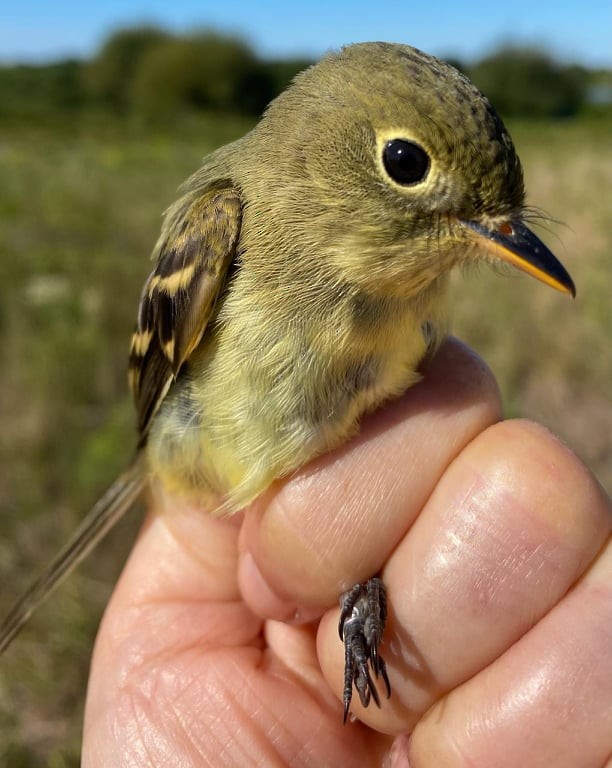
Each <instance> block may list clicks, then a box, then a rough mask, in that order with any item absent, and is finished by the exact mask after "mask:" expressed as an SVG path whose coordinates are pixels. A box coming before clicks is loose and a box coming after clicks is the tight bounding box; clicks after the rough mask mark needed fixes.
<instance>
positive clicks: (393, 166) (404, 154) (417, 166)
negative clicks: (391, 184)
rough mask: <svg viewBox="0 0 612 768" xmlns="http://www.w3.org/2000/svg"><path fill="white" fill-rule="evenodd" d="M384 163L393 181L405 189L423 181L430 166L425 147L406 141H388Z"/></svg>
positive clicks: (383, 155) (385, 147)
mask: <svg viewBox="0 0 612 768" xmlns="http://www.w3.org/2000/svg"><path fill="white" fill-rule="evenodd" d="M382 161H383V165H384V166H385V170H386V171H387V173H388V174H389V176H390V177H391V178H392V179H393V181H395V182H397V183H398V184H401V185H402V186H404V187H408V186H410V185H411V184H418V183H419V182H420V181H423V179H424V178H425V177H426V176H427V172H428V171H429V165H430V163H429V155H428V154H427V152H425V150H424V149H423V147H419V145H418V144H415V143H414V142H413V141H407V140H406V139H391V141H388V142H387V143H386V144H385V146H384V147H383V151H382Z"/></svg>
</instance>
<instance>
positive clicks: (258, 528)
mask: <svg viewBox="0 0 612 768" xmlns="http://www.w3.org/2000/svg"><path fill="white" fill-rule="evenodd" d="M499 417H500V404H499V395H498V390H497V386H496V384H495V381H494V380H493V377H492V375H491V373H490V372H489V370H488V369H487V368H486V367H485V365H484V364H483V363H482V361H480V360H479V359H478V358H477V357H475V356H474V355H473V353H471V352H470V351H469V350H468V349H467V348H466V347H465V346H463V345H462V344H461V343H460V342H458V341H456V340H449V341H447V342H446V343H445V344H444V345H443V346H442V348H441V349H440V351H439V353H438V355H437V356H436V357H435V358H434V360H433V361H432V362H431V363H430V365H429V367H428V368H427V370H426V371H425V373H424V379H423V381H422V382H420V383H419V384H417V385H416V386H415V387H413V388H412V389H411V390H409V391H408V393H406V395H404V396H403V397H402V398H400V399H399V400H396V401H393V402H391V403H389V404H388V405H387V406H385V408H383V409H382V410H381V411H379V412H377V413H376V414H374V415H372V416H371V417H369V418H367V419H365V420H364V423H363V425H362V429H361V432H360V434H359V435H358V436H357V437H356V438H355V439H353V440H351V441H350V442H349V443H348V444H347V445H346V446H344V447H343V448H341V449H339V450H337V451H335V452H333V453H332V454H328V455H326V456H323V457H321V458H320V459H318V460H316V461H314V462H312V463H311V464H309V465H308V467H307V468H305V469H304V470H302V471H301V472H300V473H298V474H297V475H296V476H294V477H292V478H291V479H289V480H287V481H285V482H284V483H282V484H280V485H279V486H277V487H276V488H274V489H273V490H272V491H271V492H269V493H268V494H266V495H265V496H264V497H263V498H262V499H261V500H260V501H259V502H258V503H256V504H255V505H254V506H253V507H252V508H251V509H250V510H249V511H248V512H247V514H246V517H245V524H244V526H243V530H242V534H241V547H242V549H243V550H245V551H246V552H247V553H248V555H245V556H244V557H243V559H242V562H241V569H240V575H239V584H240V588H241V592H242V594H243V596H244V597H245V599H246V600H247V602H248V603H249V605H250V606H251V607H252V608H253V609H254V610H255V611H257V612H259V613H260V614H261V615H266V616H270V615H273V616H274V617H275V618H286V617H287V612H288V611H289V612H290V610H291V608H292V606H293V607H294V606H295V605H330V604H331V603H332V602H334V601H335V600H337V597H338V595H339V594H340V593H341V592H342V591H344V590H346V589H347V588H349V587H350V586H351V585H352V584H354V583H355V582H357V581H360V580H362V579H364V578H367V577H369V576H372V575H373V574H375V573H376V572H377V571H378V570H379V569H380V568H381V566H382V564H383V563H384V561H385V560H386V558H387V557H388V556H389V554H390V552H391V551H392V550H393V548H394V547H395V546H396V545H397V543H398V542H399V541H400V540H401V538H402V537H403V536H404V534H405V532H406V531H407V530H408V528H409V527H410V526H411V525H412V523H413V522H414V520H415V518H416V516H417V515H418V513H419V511H420V509H421V508H422V506H423V504H424V503H425V501H426V499H427V498H428V496H429V495H430V494H431V492H432V490H433V488H434V487H435V485H436V483H437V481H438V479H439V478H440V476H441V475H442V473H443V472H444V470H445V468H446V467H447V466H448V464H449V463H450V462H451V461H452V460H453V458H454V457H455V456H456V455H457V453H459V452H460V451H461V449H462V448H463V447H464V446H465V445H466V444H467V443H469V442H470V440H472V439H473V438H474V436H475V435H477V434H478V433H479V432H481V431H482V430H483V429H485V428H486V427H487V426H489V425H490V424H492V423H494V422H495V421H497V420H498V419H499ZM256 569H257V570H258V571H259V575H257V574H256V573H255V571H256ZM262 582H265V583H267V584H268V586H269V594H268V599H267V600H266V599H262V595H263V594H264V590H263V589H262ZM253 584H256V585H257V586H256V588H255V589H254V588H253V586H252V585H253ZM273 596H276V598H277V599H276V601H275V599H274V597H273Z"/></svg>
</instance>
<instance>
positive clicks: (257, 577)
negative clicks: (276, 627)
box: [238, 552, 297, 621]
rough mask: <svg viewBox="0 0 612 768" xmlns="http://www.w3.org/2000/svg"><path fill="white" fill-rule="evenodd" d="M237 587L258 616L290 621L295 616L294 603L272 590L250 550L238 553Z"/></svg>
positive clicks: (295, 608)
mask: <svg viewBox="0 0 612 768" xmlns="http://www.w3.org/2000/svg"><path fill="white" fill-rule="evenodd" d="M238 587H239V589H240V592H241V594H242V597H243V599H244V601H245V603H246V604H247V605H248V606H249V608H250V609H251V610H252V611H253V613H255V614H256V615H257V616H259V617H260V618H262V619H275V620H277V621H290V620H292V619H293V618H294V617H295V615H296V612H297V607H296V605H295V604H294V603H292V602H289V601H287V600H283V599H282V598H281V597H279V596H278V595H277V594H276V593H275V592H274V590H273V589H272V588H271V587H270V585H269V584H268V582H267V581H266V580H265V578H264V577H263V575H262V573H261V571H260V570H259V566H258V565H257V563H256V562H255V559H254V558H253V555H251V553H250V552H243V553H242V554H241V555H240V558H239V561H238Z"/></svg>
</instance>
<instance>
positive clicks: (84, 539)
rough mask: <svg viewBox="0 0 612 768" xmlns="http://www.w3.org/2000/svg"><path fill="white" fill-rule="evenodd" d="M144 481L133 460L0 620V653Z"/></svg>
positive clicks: (120, 513)
mask: <svg viewBox="0 0 612 768" xmlns="http://www.w3.org/2000/svg"><path fill="white" fill-rule="evenodd" d="M145 481H146V475H145V472H144V471H143V468H142V464H141V460H140V459H139V458H138V457H137V458H136V459H135V461H134V462H133V463H132V464H131V465H130V467H129V469H127V470H126V471H125V472H124V473H123V474H122V475H120V476H119V477H118V478H117V480H115V482H114V483H113V484H112V485H111V487H110V488H109V489H108V490H107V491H106V493H105V494H104V496H102V498H101V499H100V500H99V501H98V502H97V504H95V505H94V506H93V507H92V509H91V510H90V512H89V514H88V515H87V516H86V517H85V519H84V520H83V522H82V523H81V524H80V525H79V527H78V528H77V530H76V531H75V532H74V534H73V535H72V537H71V538H70V540H69V541H68V542H67V544H66V545H65V546H64V547H63V548H62V549H61V550H60V551H59V552H58V553H57V555H56V556H55V557H54V558H53V560H52V561H51V562H50V563H49V565H48V566H47V568H46V569H45V570H44V571H43V572H42V573H41V575H40V576H39V577H38V578H37V579H36V581H34V582H33V583H32V585H31V586H30V587H29V589H28V590H27V591H26V592H24V594H23V595H21V597H20V598H19V599H18V600H17V602H16V603H15V605H14V606H13V608H12V609H11V611H10V613H8V614H7V616H6V617H5V618H4V619H3V621H2V623H1V624H0V653H2V652H3V651H5V650H6V649H7V648H8V646H9V645H10V644H11V642H12V640H13V639H14V638H15V636H16V635H17V634H18V633H19V631H20V630H21V629H22V627H23V626H24V624H25V623H26V622H27V621H28V619H29V618H30V616H31V615H32V614H33V613H34V611H35V610H36V608H37V607H38V606H39V605H40V604H41V603H42V602H43V600H44V599H45V598H46V597H47V596H48V595H49V594H50V593H51V592H52V591H53V589H55V587H56V586H57V585H58V584H59V583H60V582H61V581H62V579H64V577H65V576H67V575H68V574H69V573H70V572H71V571H72V570H73V569H74V568H76V566H77V565H78V564H79V563H80V562H81V561H82V560H83V559H84V558H85V557H86V556H87V555H88V554H89V553H90V552H91V550H92V549H93V548H94V547H95V546H96V544H97V543H98V542H99V541H100V539H102V538H103V537H104V536H105V535H106V534H107V533H108V531H110V529H111V528H112V527H113V526H114V525H115V523H117V522H118V521H119V520H120V519H121V517H122V516H123V514H124V513H125V512H127V510H128V509H129V508H130V507H131V506H132V504H133V503H134V502H135V501H136V499H137V498H138V496H139V494H140V493H141V491H142V490H143V487H144V485H145Z"/></svg>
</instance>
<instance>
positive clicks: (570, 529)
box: [319, 421, 610, 732]
mask: <svg viewBox="0 0 612 768" xmlns="http://www.w3.org/2000/svg"><path fill="white" fill-rule="evenodd" d="M609 532H610V515H609V507H608V502H607V500H606V498H605V496H604V494H603V492H602V491H601V489H600V487H599V485H598V484H597V482H596V481H595V480H594V479H593V477H592V476H591V474H590V473H589V472H588V470H587V469H586V468H585V467H584V466H583V465H582V464H581V463H580V462H579V461H578V459H577V458H576V457H575V456H574V455H573V454H572V453H571V452H570V451H569V450H567V448H565V446H563V445H562V444H561V443H560V442H559V441H558V440H557V439H556V438H554V437H553V436H552V435H551V434H550V433H548V432H547V431H546V430H544V429H543V428H541V427H538V426H537V425H534V424H530V423H529V422H524V421H516V422H503V423H499V424H496V425H494V426H492V427H491V428H489V429H488V430H486V431H485V432H484V433H482V434H480V435H479V436H478V437H477V438H476V439H475V440H474V441H473V442H472V443H471V444H469V445H468V446H467V447H466V448H465V449H464V450H463V451H462V452H461V454H460V455H459V456H458V457H457V459H456V460H455V461H454V462H453V464H452V465H451V466H450V467H449V469H448V470H447V472H446V473H445V475H444V476H443V477H442V479H441V481H440V483H439V485H438V487H437V488H436V490H435V492H434V493H433V495H432V496H431V498H430V499H429V501H428V502H427V504H426V505H425V508H424V509H423V512H422V513H421V515H420V517H419V519H418V521H417V522H416V523H415V525H414V526H413V528H412V529H411V530H410V532H409V533H408V535H407V536H406V537H405V539H404V541H403V542H402V543H401V544H400V545H399V546H398V548H397V549H396V550H395V551H394V553H393V555H392V556H391V558H390V560H389V563H388V565H387V567H386V568H385V570H384V571H383V578H384V580H385V583H386V585H387V589H388V596H389V602H390V606H391V616H390V622H389V627H388V630H387V643H386V647H383V649H382V653H383V655H384V656H385V658H386V660H387V665H388V668H389V675H390V677H391V682H392V686H393V688H394V696H393V698H392V700H391V702H390V705H389V706H387V707H385V709H384V710H383V711H378V710H376V709H375V708H372V707H370V708H369V709H368V710H367V711H366V712H361V710H360V708H359V706H358V704H357V703H355V706H354V707H353V711H355V712H357V713H358V714H359V716H360V717H361V718H362V719H363V720H364V721H365V722H366V723H368V724H369V725H371V726H373V727H375V728H382V729H384V730H385V731H387V732H400V731H402V730H406V729H408V730H411V729H412V728H413V727H414V724H415V723H416V721H417V720H418V718H419V717H420V716H421V715H422V714H423V713H424V712H425V711H426V710H427V709H428V708H429V707H430V706H431V705H432V704H433V703H434V702H435V701H436V700H437V699H439V698H440V697H441V696H442V695H443V694H444V693H445V692H446V691H449V690H451V689H452V688H454V687H456V686H458V685H460V684H461V683H463V682H464V681H465V680H467V679H468V678H469V677H471V676H472V675H474V674H476V673H477V672H479V671H480V670H481V669H483V668H484V667H486V666H487V665H488V664H490V663H491V662H492V661H494V660H495V659H496V658H497V657H498V656H499V655H501V654H502V653H504V651H506V650H507V649H508V648H509V647H510V646H511V645H512V644H513V643H515V642H516V641H517V640H518V639H519V638H520V637H521V636H522V635H523V634H524V633H525V632H526V631H528V630H529V629H530V627H532V626H533V625H534V624H535V623H537V621H538V620H539V619H540V618H541V617H542V616H544V615H545V614H546V613H547V612H548V611H549V610H550V609H551V608H552V607H553V606H554V605H555V604H556V603H557V602H558V601H559V600H560V599H561V598H562V597H563V595H564V594H565V593H566V592H567V590H568V589H569V588H570V587H571V585H572V584H573V583H574V582H575V581H576V579H578V578H579V577H580V575H581V574H582V573H583V572H584V571H585V569H586V568H587V567H588V565H589V564H590V562H591V561H592V560H593V558H594V557H595V556H596V554H597V552H598V551H599V550H600V548H601V546H602V544H603V542H604V541H605V539H606V537H607V536H608V535H609ZM334 621H337V615H336V616H333V615H330V616H329V617H326V619H325V622H324V623H323V624H322V628H321V631H322V633H323V632H324V633H325V634H324V636H322V637H321V638H320V639H319V652H320V657H321V664H322V666H323V669H324V672H325V673H326V674H328V675H329V676H330V678H331V680H332V686H333V688H334V689H335V690H337V691H340V690H341V678H342V667H343V658H342V648H341V646H339V644H338V641H337V638H336V637H334V634H335V628H334V626H333V624H334Z"/></svg>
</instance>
